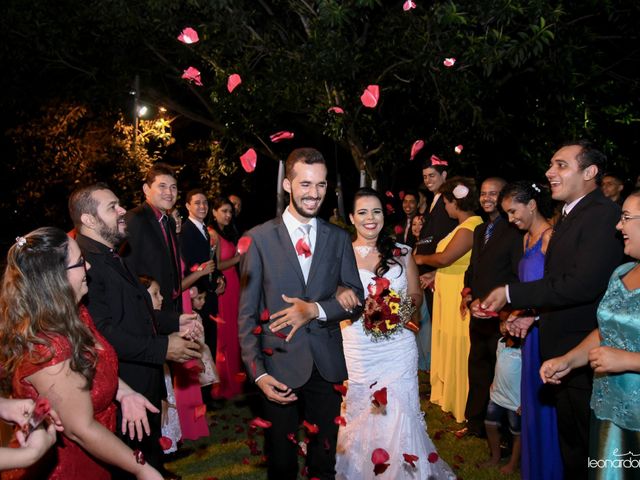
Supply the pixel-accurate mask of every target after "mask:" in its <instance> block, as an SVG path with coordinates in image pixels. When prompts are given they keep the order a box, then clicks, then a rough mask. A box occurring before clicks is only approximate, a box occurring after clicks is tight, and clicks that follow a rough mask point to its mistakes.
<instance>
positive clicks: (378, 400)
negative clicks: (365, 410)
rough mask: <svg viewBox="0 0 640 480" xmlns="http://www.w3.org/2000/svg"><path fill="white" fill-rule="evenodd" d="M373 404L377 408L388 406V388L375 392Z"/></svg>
mask: <svg viewBox="0 0 640 480" xmlns="http://www.w3.org/2000/svg"><path fill="white" fill-rule="evenodd" d="M372 403H373V404H374V405H375V406H376V407H380V406H381V405H386V404H387V387H384V388H381V389H380V390H376V391H375V392H373V401H372Z"/></svg>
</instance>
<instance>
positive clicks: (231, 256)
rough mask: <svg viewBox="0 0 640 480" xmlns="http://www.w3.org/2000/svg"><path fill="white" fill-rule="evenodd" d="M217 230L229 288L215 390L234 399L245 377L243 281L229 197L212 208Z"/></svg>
mask: <svg viewBox="0 0 640 480" xmlns="http://www.w3.org/2000/svg"><path fill="white" fill-rule="evenodd" d="M212 213H213V229H212V231H211V232H210V233H211V241H212V242H214V244H215V245H216V257H217V266H218V269H219V270H220V271H222V273H223V274H224V277H225V280H226V284H227V286H226V288H225V291H224V293H223V294H222V295H219V296H218V311H219V319H220V320H219V322H218V343H217V349H216V366H217V367H218V373H219V375H220V384H219V386H218V387H217V388H214V392H213V394H214V397H217V398H226V399H230V398H233V397H234V396H235V395H238V394H239V393H241V392H242V382H243V381H244V375H243V372H242V360H241V358H240V342H239V341H238V303H239V301H240V280H239V278H238V271H237V269H236V265H237V264H238V262H239V261H240V255H239V254H238V252H237V249H236V244H235V241H237V239H235V238H233V236H232V234H231V231H232V230H231V228H230V224H231V220H232V219H233V204H232V203H231V201H230V200H229V199H228V198H226V197H217V198H216V199H215V200H214V201H213V205H212Z"/></svg>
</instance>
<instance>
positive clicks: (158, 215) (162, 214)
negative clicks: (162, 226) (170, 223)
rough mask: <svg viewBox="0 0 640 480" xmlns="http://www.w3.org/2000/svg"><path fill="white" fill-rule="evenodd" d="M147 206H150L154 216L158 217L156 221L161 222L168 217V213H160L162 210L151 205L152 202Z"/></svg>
mask: <svg viewBox="0 0 640 480" xmlns="http://www.w3.org/2000/svg"><path fill="white" fill-rule="evenodd" d="M146 204H147V205H149V208H150V209H151V211H152V212H153V214H154V215H155V216H156V220H158V221H160V220H161V219H162V217H164V216H165V215H167V214H166V213H164V212H162V211H160V209H158V208H156V207H154V206H153V205H151V203H150V202H148V201H147V202H146Z"/></svg>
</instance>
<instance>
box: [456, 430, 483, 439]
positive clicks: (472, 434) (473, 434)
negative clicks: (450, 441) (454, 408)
mask: <svg viewBox="0 0 640 480" xmlns="http://www.w3.org/2000/svg"><path fill="white" fill-rule="evenodd" d="M453 434H454V435H455V436H456V438H463V437H477V438H485V436H484V435H483V432H478V431H477V430H472V429H471V428H469V427H464V428H461V429H460V430H457V431H456V432H454V433H453Z"/></svg>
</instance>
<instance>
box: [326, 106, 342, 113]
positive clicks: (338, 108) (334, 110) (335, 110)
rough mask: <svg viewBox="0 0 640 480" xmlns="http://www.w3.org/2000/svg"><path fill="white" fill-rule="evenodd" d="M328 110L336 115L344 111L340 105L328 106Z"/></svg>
mask: <svg viewBox="0 0 640 480" xmlns="http://www.w3.org/2000/svg"><path fill="white" fill-rule="evenodd" d="M328 111H329V112H333V113H335V114H336V115H342V114H343V113H344V110H343V109H342V108H340V107H329V110H328Z"/></svg>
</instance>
